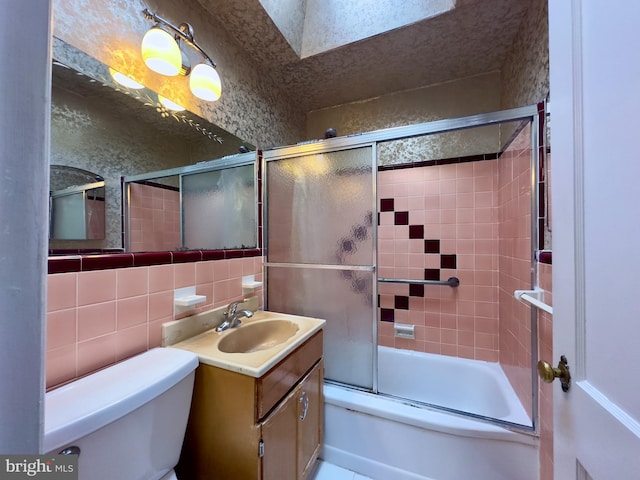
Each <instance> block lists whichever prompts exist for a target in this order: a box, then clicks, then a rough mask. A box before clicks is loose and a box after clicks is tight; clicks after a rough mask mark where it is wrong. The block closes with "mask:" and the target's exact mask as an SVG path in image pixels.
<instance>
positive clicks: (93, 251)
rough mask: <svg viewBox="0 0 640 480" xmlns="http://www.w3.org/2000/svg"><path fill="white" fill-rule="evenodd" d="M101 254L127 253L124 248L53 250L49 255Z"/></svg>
mask: <svg viewBox="0 0 640 480" xmlns="http://www.w3.org/2000/svg"><path fill="white" fill-rule="evenodd" d="M99 253H125V251H124V249H123V248H52V249H50V250H49V255H97V254H99Z"/></svg>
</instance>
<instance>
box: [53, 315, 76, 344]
mask: <svg viewBox="0 0 640 480" xmlns="http://www.w3.org/2000/svg"><path fill="white" fill-rule="evenodd" d="M76 338H77V337H76V309H75V308H72V309H68V310H58V311H55V312H49V313H48V314H47V350H53V349H56V348H60V347H64V346H68V345H74V346H75V343H76Z"/></svg>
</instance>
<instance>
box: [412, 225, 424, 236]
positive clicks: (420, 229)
mask: <svg viewBox="0 0 640 480" xmlns="http://www.w3.org/2000/svg"><path fill="white" fill-rule="evenodd" d="M409 238H424V225H409Z"/></svg>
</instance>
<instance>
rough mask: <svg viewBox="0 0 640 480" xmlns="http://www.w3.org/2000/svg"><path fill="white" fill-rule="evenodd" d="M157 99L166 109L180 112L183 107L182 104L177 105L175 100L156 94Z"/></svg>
mask: <svg viewBox="0 0 640 480" xmlns="http://www.w3.org/2000/svg"><path fill="white" fill-rule="evenodd" d="M158 101H159V102H160V103H161V104H162V105H164V107H165V108H166V109H167V110H173V111H174V112H182V111H183V110H184V109H185V108H184V107H183V106H182V105H178V104H177V103H176V102H174V101H172V100H169V99H168V98H166V97H163V96H162V95H158Z"/></svg>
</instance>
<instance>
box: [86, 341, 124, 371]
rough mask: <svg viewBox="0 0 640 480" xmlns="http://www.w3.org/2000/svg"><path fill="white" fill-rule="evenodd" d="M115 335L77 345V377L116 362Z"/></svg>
mask: <svg viewBox="0 0 640 480" xmlns="http://www.w3.org/2000/svg"><path fill="white" fill-rule="evenodd" d="M116 344H117V337H116V335H115V334H110V335H103V336H102V337H97V338H93V339H91V340H87V341H86V342H80V343H78V376H82V375H85V374H87V373H91V372H93V371H95V370H98V369H100V368H104V367H107V366H109V365H112V364H114V363H115V362H116Z"/></svg>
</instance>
